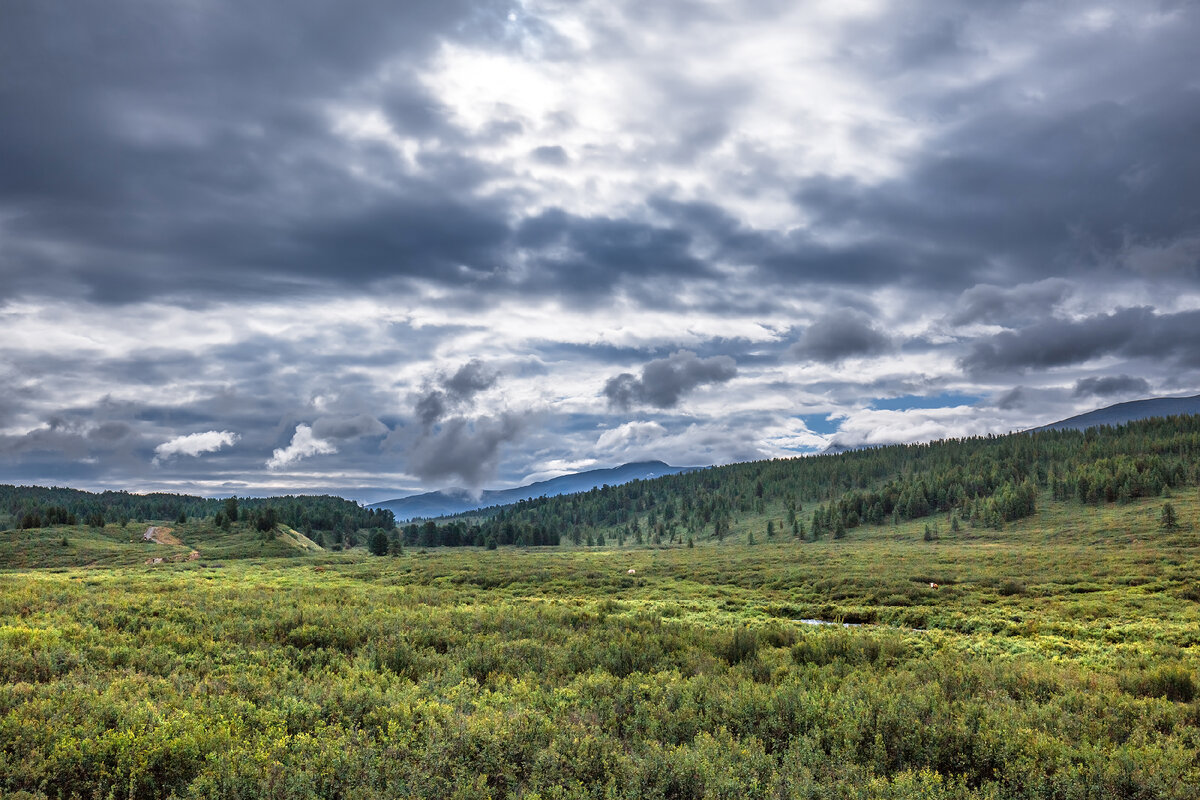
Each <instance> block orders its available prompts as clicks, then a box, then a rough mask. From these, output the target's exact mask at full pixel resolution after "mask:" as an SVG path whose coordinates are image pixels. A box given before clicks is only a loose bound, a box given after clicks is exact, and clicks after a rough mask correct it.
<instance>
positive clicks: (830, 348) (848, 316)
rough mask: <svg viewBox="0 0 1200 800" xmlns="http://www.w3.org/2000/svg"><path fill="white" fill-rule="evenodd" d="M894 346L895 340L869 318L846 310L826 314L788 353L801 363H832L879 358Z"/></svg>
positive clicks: (814, 323) (812, 325) (805, 332)
mask: <svg viewBox="0 0 1200 800" xmlns="http://www.w3.org/2000/svg"><path fill="white" fill-rule="evenodd" d="M891 346H892V340H891V339H890V338H889V337H888V335H887V334H885V333H884V332H883V331H881V330H879V329H878V328H876V327H875V326H874V325H873V324H872V323H871V320H870V318H869V317H867V316H866V315H865V314H862V313H859V312H855V311H849V310H846V311H839V312H837V313H831V314H826V315H825V316H823V317H821V318H820V319H818V320H816V321H815V322H813V323H812V324H811V325H809V326H808V327H807V328H805V330H804V333H803V334H802V335H801V337H800V341H798V342H796V344H794V345H792V346H791V348H789V350H788V353H789V354H790V355H791V356H792V357H793V358H797V359H800V360H801V361H819V362H821V363H823V364H833V363H836V362H838V361H842V360H843V359H847V358H852V357H856V356H871V355H878V354H880V353H883V352H886V351H887V350H889V349H891Z"/></svg>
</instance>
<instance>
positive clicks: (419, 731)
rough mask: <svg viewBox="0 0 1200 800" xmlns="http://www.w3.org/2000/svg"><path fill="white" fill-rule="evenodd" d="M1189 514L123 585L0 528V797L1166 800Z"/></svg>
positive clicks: (231, 560) (290, 568) (106, 546)
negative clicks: (1165, 525) (1170, 526)
mask: <svg viewBox="0 0 1200 800" xmlns="http://www.w3.org/2000/svg"><path fill="white" fill-rule="evenodd" d="M1198 500H1200V498H1197V496H1196V493H1195V492H1190V493H1188V494H1184V493H1179V494H1177V496H1176V497H1173V498H1172V502H1173V503H1174V505H1175V507H1176V509H1177V510H1178V511H1179V512H1180V517H1181V519H1182V521H1183V523H1184V525H1185V528H1184V529H1183V530H1180V531H1178V532H1173V533H1169V534H1168V533H1163V532H1160V531H1159V530H1158V527H1157V518H1158V513H1159V510H1160V509H1161V502H1162V501H1141V502H1138V503H1131V504H1129V505H1124V506H1115V505H1114V506H1102V507H1081V506H1078V505H1075V504H1057V503H1049V502H1046V503H1044V506H1043V507H1042V508H1041V510H1040V511H1039V512H1038V514H1037V515H1036V516H1035V517H1033V518H1030V519H1028V520H1023V521H1021V522H1020V523H1014V524H1011V525H1009V526H1008V527H1006V528H1005V529H1004V530H999V531H997V530H991V529H970V528H966V527H964V528H963V529H962V530H960V531H959V532H957V533H952V532H951V531H950V529H949V524H948V522H947V521H946V520H944V519H943V520H941V521H940V522H939V538H938V540H937V541H935V542H926V541H924V540H923V531H924V524H925V522H926V520H918V521H916V522H913V523H908V524H904V525H900V526H896V527H893V526H891V525H884V526H880V527H872V526H865V527H862V528H857V529H855V530H853V531H851V532H849V533H848V535H847V536H846V538H844V539H841V540H837V541H833V540H829V539H822V540H820V541H816V542H797V541H795V540H793V539H791V538H790V537H784V536H782V535H779V534H777V535H776V537H775V538H774V540H767V538H766V536H765V529H766V520H767V519H769V518H774V519H776V520H777V523H778V521H779V520H780V519H781V518H782V515H781V514H779V513H777V512H776V513H775V514H774V515H772V513H771V512H772V511H773V510H772V509H767V510H766V513H764V514H760V515H747V516H745V517H743V518H741V519H738V520H736V521H735V524H734V526H733V530H732V533H731V535H730V536H728V537H727V538H726V540H725V542H723V543H717V542H715V541H709V540H707V539H705V540H701V541H698V542H697V546H696V547H695V548H694V549H688V548H685V547H682V546H672V547H663V548H653V547H642V548H634V547H625V548H617V547H607V548H586V547H584V548H562V549H545V550H536V549H534V550H520V549H515V548H501V549H500V550H498V551H487V550H482V549H480V550H475V549H471V548H458V549H437V550H430V551H429V552H421V551H418V550H414V549H411V548H410V549H409V550H407V551H406V553H405V555H403V556H399V557H380V558H372V557H369V556H366V555H365V554H364V553H363V552H362V549H361V548H357V549H356V550H355V551H351V552H348V553H324V552H322V553H315V554H306V553H305V552H304V551H303V550H302V549H301V548H300V547H298V546H297V545H296V543H295V542H294V541H293V537H291V536H290V535H287V536H279V537H276V538H275V539H273V540H272V541H269V542H266V541H262V540H261V538H256V537H257V534H255V533H253V532H251V531H247V530H243V529H237V528H235V529H234V530H231V531H228V532H225V531H220V529H213V528H211V526H206V525H205V524H204V523H203V522H194V523H188V524H185V525H174V524H171V523H166V524H167V525H168V526H169V527H172V528H173V529H174V532H175V534H176V535H177V536H179V538H180V539H181V540H182V541H183V542H184V546H183V547H182V548H176V549H178V550H179V551H181V552H184V553H186V552H190V548H195V549H197V550H199V551H200V553H201V558H200V559H199V560H195V561H190V562H180V563H165V564H161V565H151V566H148V565H146V564H145V563H144V561H145V559H146V558H147V557H148V556H149V554H150V553H151V552H153V553H160V552H167V551H172V548H167V547H164V546H162V545H149V544H146V545H143V544H141V543H140V542H130V541H129V536H130V533H131V531H121V530H119V529H116V528H113V527H112V526H110V527H109V528H106V529H104V530H93V529H85V528H71V529H61V528H56V529H52V530H45V531H33V532H12V531H9V532H5V533H0V565H2V566H3V567H4V569H3V570H2V571H0V794H3V795H5V796H12V797H21V796H23V797H64V798H66V797H72V796H78V797H93V796H98V797H109V796H113V797H116V796H121V797H169V796H177V797H214V798H215V797H223V798H224V797H281V798H282V797H288V798H292V797H294V798H302V797H333V796H339V797H355V798H374V797H523V798H535V797H541V798H549V797H660V798H668V797H671V798H690V797H695V798H702V797H748V796H754V797H759V796H778V797H854V798H893V797H894V798H900V797H929V798H942V797H945V798H950V797H964V798H1042V797H1047V798H1048V797H1055V798H1088V797H1095V798H1100V797H1162V798H1192V797H1194V796H1195V794H1194V792H1195V787H1196V786H1197V785H1200V762H1198V761H1197V759H1196V756H1195V754H1196V753H1197V752H1200V727H1198V726H1200V699H1198V694H1200V692H1198V691H1197V684H1198V683H1200V592H1198V588H1197V587H1198V586H1200V558H1198V556H1197V553H1198V550H1197V545H1200V538H1198V536H1197V532H1196V530H1195V529H1194V526H1195V522H1196V520H1197V512H1198V511H1200V502H1198ZM1188 525H1191V526H1193V527H1192V528H1188V527H1187V526H1188ZM131 528H132V526H131ZM143 530H144V526H142V527H138V528H136V530H133V531H132V532H133V533H136V534H137V536H138V538H140V535H141V532H142V531H143ZM751 532H753V533H754V537H755V539H756V540H757V543H756V544H754V545H749V544H747V539H748V536H749V534H750V533H751ZM64 535H65V536H66V537H67V540H68V545H67V546H65V547H64V546H62V545H61V538H62V536H64ZM284 554H287V555H290V556H292V557H289V558H280V557H278V556H280V555H284ZM83 565H91V566H83ZM31 567H41V568H31ZM630 568H634V569H635V574H633V575H630V574H628V570H629V569H630ZM930 583H937V584H938V588H936V589H933V588H931V587H930ZM810 618H816V619H822V620H827V621H831V622H852V623H863V624H862V626H861V627H853V628H844V627H841V626H836V625H835V626H811V625H806V624H802V623H799V622H797V620H800V619H810Z"/></svg>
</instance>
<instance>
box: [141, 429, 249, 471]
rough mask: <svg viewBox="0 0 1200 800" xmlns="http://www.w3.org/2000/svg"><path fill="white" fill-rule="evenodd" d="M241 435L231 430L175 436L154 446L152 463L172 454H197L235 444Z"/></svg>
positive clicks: (170, 456)
mask: <svg viewBox="0 0 1200 800" xmlns="http://www.w3.org/2000/svg"><path fill="white" fill-rule="evenodd" d="M241 438H242V437H241V436H240V435H239V434H236V433H234V432H233V431H204V432H203V433H189V434H186V435H184V436H176V437H175V438H174V439H170V440H168V441H165V442H163V443H162V444H160V445H159V446H158V447H156V448H154V463H155V464H161V463H162V462H164V461H166V460H168V459H170V458H173V457H174V456H199V455H203V454H204V453H212V452H215V451H217V450H220V449H221V448H222V447H229V446H231V445H233V444H236V443H237V441H238V440H239V439H241Z"/></svg>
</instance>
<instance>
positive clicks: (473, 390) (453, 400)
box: [389, 359, 526, 490]
mask: <svg viewBox="0 0 1200 800" xmlns="http://www.w3.org/2000/svg"><path fill="white" fill-rule="evenodd" d="M499 379H500V374H499V372H497V371H496V370H494V369H492V368H490V367H488V366H487V365H486V364H484V363H483V362H482V361H480V360H479V359H472V360H470V361H468V362H467V363H465V364H463V365H462V366H460V367H459V368H458V369H457V370H455V371H454V372H453V373H452V374H450V375H445V374H442V375H439V376H437V377H436V378H435V379H434V380H433V381H431V382H430V383H429V384H427V386H426V388H425V390H424V391H422V392H421V393H420V394H419V395H418V396H417V398H416V402H415V406H414V411H415V413H416V417H417V420H418V421H419V423H420V424H419V425H417V426H413V427H412V428H408V429H405V428H398V429H397V430H395V431H394V432H393V433H392V434H391V436H390V437H389V445H390V447H392V448H395V449H399V450H401V451H403V454H404V459H405V469H407V470H408V472H410V473H412V474H413V475H416V476H417V477H418V478H420V479H421V480H422V481H426V482H440V481H446V480H449V479H451V478H457V479H459V480H461V481H462V482H463V483H465V484H466V488H468V489H471V490H476V489H480V488H482V486H483V484H484V482H485V481H487V480H489V479H490V478H492V477H493V476H494V475H495V472H496V466H497V464H498V463H499V461H500V456H501V448H502V446H503V445H505V444H507V443H510V442H513V441H515V440H517V439H518V438H519V436H520V435H521V434H522V433H523V432H524V430H525V421H526V420H525V417H524V416H523V415H520V414H516V413H511V412H507V411H506V412H502V413H499V414H495V415H478V416H471V413H472V412H473V410H474V408H475V398H476V396H477V395H478V394H479V393H480V392H484V391H486V390H488V389H490V388H492V387H493V386H495V385H496V383H497V381H498V380H499Z"/></svg>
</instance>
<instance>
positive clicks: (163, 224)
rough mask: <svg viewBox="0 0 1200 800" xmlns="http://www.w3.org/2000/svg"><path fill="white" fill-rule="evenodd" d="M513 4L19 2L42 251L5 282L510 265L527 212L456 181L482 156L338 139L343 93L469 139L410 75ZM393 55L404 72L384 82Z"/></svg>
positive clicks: (31, 285) (6, 196)
mask: <svg viewBox="0 0 1200 800" xmlns="http://www.w3.org/2000/svg"><path fill="white" fill-rule="evenodd" d="M506 10H507V9H506V7H503V6H500V5H498V4H497V5H495V6H494V7H493V6H492V4H490V3H486V2H485V3H480V2H465V0H464V1H463V2H453V1H452V2H436V3H435V2H428V3H426V2H415V3H405V4H404V5H403V7H396V6H394V5H392V4H387V3H374V2H364V3H356V4H355V6H354V8H353V10H350V9H343V8H340V7H338V6H336V5H333V4H328V3H322V2H310V1H308V0H305V2H299V3H275V2H270V1H269V0H262V1H259V2H251V3H244V4H243V3H237V4H233V3H226V2H214V3H205V4H203V5H201V6H194V7H192V6H179V5H172V4H161V5H152V6H146V5H145V4H141V3H134V2H124V1H121V0H119V1H118V2H114V3H109V4H106V5H105V7H104V8H103V9H100V8H99V7H95V6H89V5H87V4H84V5H80V6H77V7H73V8H71V9H70V11H69V12H68V11H67V10H65V9H53V8H51V7H49V6H44V5H41V4H25V5H22V6H21V7H20V8H14V9H11V13H6V14H5V24H4V25H3V26H0V74H3V75H4V76H5V78H4V81H3V84H2V85H0V118H3V119H5V120H6V124H5V125H4V126H2V127H0V154H2V156H3V157H2V158H0V208H4V209H6V210H8V211H12V210H14V209H15V210H19V214H17V215H16V216H10V217H9V218H8V219H7V220H6V224H5V226H4V227H5V231H4V233H5V236H6V239H7V240H8V244H9V248H8V250H9V253H10V257H11V258H17V259H19V260H20V261H21V262H22V268H21V269H18V270H6V271H5V273H4V275H3V276H2V277H0V291H3V293H4V294H6V295H8V296H10V297H11V296H13V295H14V294H23V293H35V294H37V293H42V292H46V291H54V292H55V293H56V294H61V293H63V292H66V293H69V294H70V293H75V292H78V291H82V292H84V293H86V294H88V295H89V296H90V297H92V298H93V299H96V300H100V301H102V302H109V301H111V302H124V301H129V300H138V299H143V298H147V297H154V296H159V295H183V294H187V295H188V296H190V297H192V298H197V297H202V296H221V295H231V296H234V295H238V294H242V295H245V294H250V295H255V294H257V295H261V294H263V293H264V292H271V291H280V290H281V289H284V288H290V289H292V290H301V289H305V288H308V286H309V284H306V283H303V282H297V281H295V280H294V277H295V275H296V273H299V274H300V276H301V277H303V276H304V275H305V273H307V275H308V276H310V277H311V278H314V279H317V280H318V281H320V282H324V283H341V284H345V285H350V286H352V285H354V284H355V283H356V282H359V281H362V280H372V279H375V278H378V277H380V276H386V275H392V274H401V275H408V274H425V275H433V276H443V274H444V273H445V271H447V270H452V269H453V268H456V267H458V266H460V265H461V266H465V267H467V268H468V269H470V268H475V269H484V268H490V267H491V266H493V265H494V262H495V260H496V259H494V258H493V256H492V253H491V251H490V249H489V248H491V247H492V246H493V245H494V244H495V243H496V242H497V241H499V240H503V238H504V236H505V235H506V233H507V229H506V227H505V225H504V224H503V221H502V220H500V219H498V218H497V216H496V214H495V211H494V209H493V208H492V207H491V206H490V205H489V204H487V203H479V204H475V203H467V202H465V200H464V198H462V197H458V196H456V193H458V192H459V191H461V190H462V189H463V188H464V187H469V186H471V185H472V184H474V183H475V182H477V181H478V180H479V178H480V176H481V175H482V174H484V170H482V169H481V167H480V166H479V165H477V164H475V163H474V162H472V161H470V160H469V159H462V158H459V159H458V160H457V161H454V162H450V161H446V160H441V161H436V160H434V161H431V162H429V163H427V164H426V168H428V169H433V170H435V171H436V178H435V179H434V180H432V181H427V180H421V179H417V178H409V177H406V176H405V174H404V170H403V169H402V168H401V166H400V165H399V163H398V159H397V157H396V156H395V155H394V154H387V153H372V152H371V151H370V150H369V149H368V148H358V149H355V148H353V147H352V146H351V145H348V144H347V143H346V141H345V140H344V138H343V137H340V136H338V135H336V134H335V132H334V131H333V129H332V127H333V125H334V122H333V118H332V117H331V116H330V112H329V109H330V107H331V104H332V103H344V104H348V105H349V106H351V107H353V106H354V105H355V104H361V103H363V102H367V103H376V104H378V105H380V106H381V107H383V108H384V109H385V111H386V112H387V114H388V118H389V120H390V122H391V124H392V126H393V128H394V130H395V131H396V132H397V133H398V134H399V135H407V136H416V137H422V136H434V137H438V138H441V139H444V140H446V141H453V140H455V139H456V137H458V136H459V134H458V132H457V130H456V129H455V128H454V127H453V125H451V124H450V123H449V122H448V121H447V119H446V115H445V110H444V109H443V108H442V107H441V106H440V104H439V103H438V101H437V99H436V98H433V97H430V96H428V95H427V94H426V93H425V92H424V90H423V89H419V88H414V87H417V86H419V85H420V84H419V82H418V81H415V80H412V79H411V76H410V77H409V78H408V79H405V77H404V71H405V70H408V69H411V68H412V67H413V66H414V65H416V64H418V63H419V62H420V60H421V59H422V58H424V57H425V56H426V55H428V54H429V53H430V52H432V51H433V49H434V48H435V47H436V46H437V43H438V41H439V36H440V35H442V34H451V33H452V34H454V35H456V36H458V37H460V38H466V39H470V38H472V37H482V38H484V39H487V38H489V37H491V36H492V35H493V34H494V31H493V29H492V27H491V23H490V22H489V18H490V17H495V18H496V19H502V18H503V14H504V13H506ZM266 30H269V31H270V35H262V33H261V32H262V31H266ZM385 64H386V65H387V66H388V69H389V70H391V71H392V72H394V73H396V74H397V78H396V79H395V80H393V81H391V82H390V84H388V85H386V86H376V85H375V84H372V83H371V81H368V80H365V79H366V78H367V77H368V76H371V75H372V74H374V73H375V71H376V70H378V69H379V68H380V67H381V66H383V65H385ZM356 160H357V161H364V160H365V161H366V162H367V163H369V164H370V167H371V170H372V172H373V173H374V176H373V177H374V178H375V180H374V181H373V182H372V183H371V184H370V185H369V186H368V184H366V183H364V182H363V181H361V180H359V179H356V178H355V177H354V176H353V175H352V174H351V172H350V171H349V170H347V169H346V163H347V162H350V161H356ZM381 184H383V185H386V187H387V188H386V189H383V190H381V189H379V188H378V187H380V186H381ZM372 192H373V193H374V194H375V197H374V199H369V200H368V201H367V202H363V200H362V198H363V196H364V194H365V195H366V196H367V197H368V198H370V196H371V194H372ZM350 198H353V200H350ZM346 209H349V211H348V216H347V215H339V213H338V212H339V211H341V210H346ZM352 245H353V246H352ZM484 262H486V264H485V263H484ZM445 277H447V278H448V279H451V280H454V279H456V278H457V277H458V276H457V275H454V274H450V275H446V276H445Z"/></svg>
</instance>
